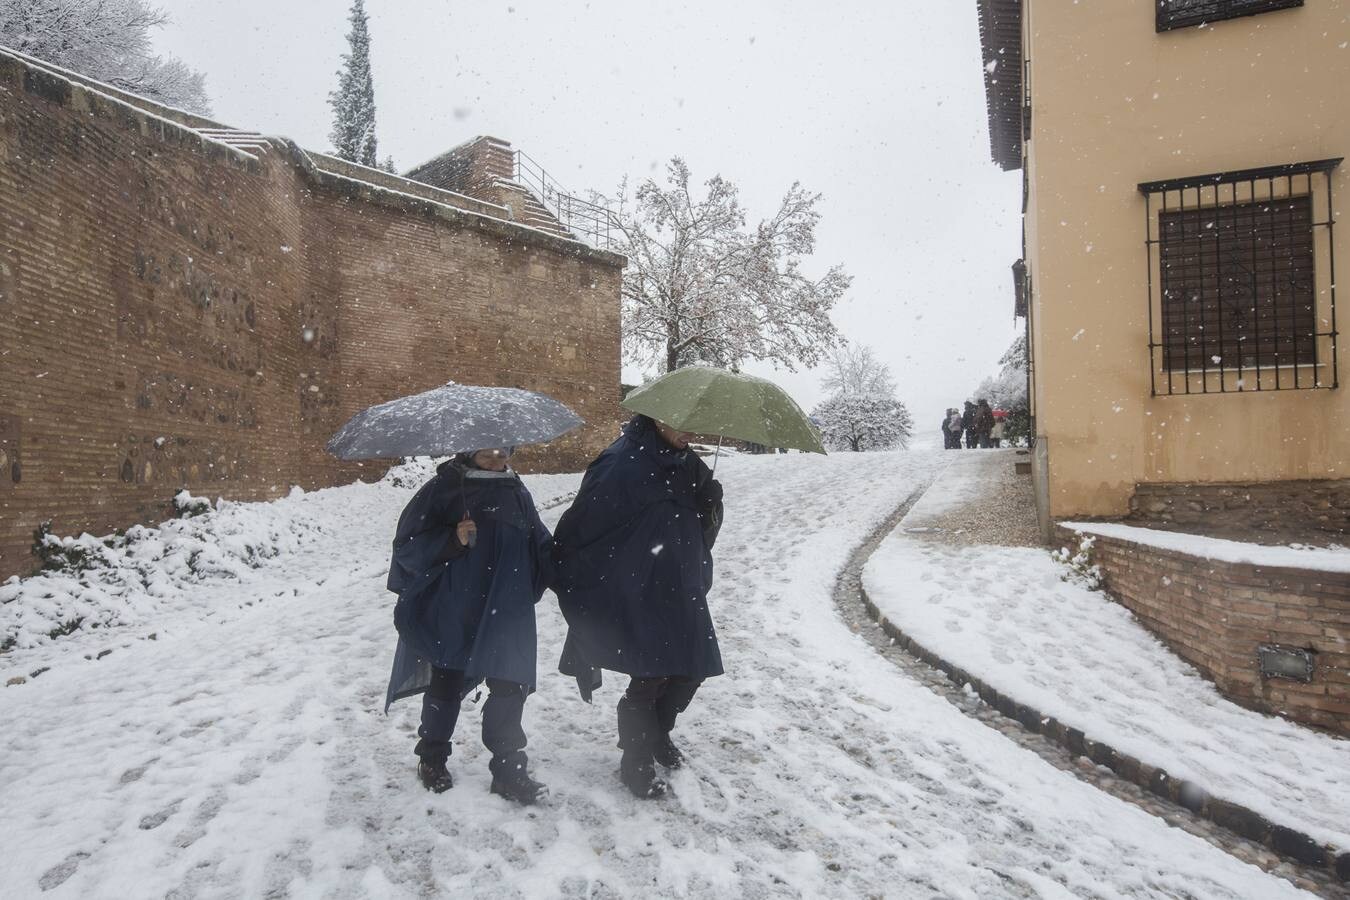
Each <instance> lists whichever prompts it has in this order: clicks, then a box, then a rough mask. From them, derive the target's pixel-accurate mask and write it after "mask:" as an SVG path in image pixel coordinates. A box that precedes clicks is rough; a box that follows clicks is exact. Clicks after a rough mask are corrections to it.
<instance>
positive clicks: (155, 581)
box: [0, 494, 324, 648]
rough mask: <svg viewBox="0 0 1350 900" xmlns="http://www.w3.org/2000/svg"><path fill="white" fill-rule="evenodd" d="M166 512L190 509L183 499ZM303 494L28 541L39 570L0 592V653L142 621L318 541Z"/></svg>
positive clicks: (192, 502)
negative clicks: (204, 586)
mask: <svg viewBox="0 0 1350 900" xmlns="http://www.w3.org/2000/svg"><path fill="white" fill-rule="evenodd" d="M179 497H180V498H183V500H184V503H179V498H175V505H176V506H177V507H179V508H180V509H182V508H183V507H184V505H186V507H187V508H191V509H200V507H201V503H202V501H199V500H198V498H192V497H191V496H190V495H188V496H187V497H184V495H183V494H180V495H179ZM304 501H305V496H304V495H303V494H299V495H293V496H291V497H287V498H284V499H282V500H278V501H275V502H273V503H228V502H221V503H219V504H218V505H217V507H216V508H215V509H211V508H210V506H209V504H208V505H207V511H206V513H205V514H198V515H194V516H192V517H190V518H179V519H169V520H168V521H165V522H163V523H161V524H160V525H158V526H157V527H146V526H143V525H135V526H133V527H131V528H129V529H127V530H126V531H125V532H116V533H113V534H109V535H104V536H102V537H95V536H94V535H91V534H81V535H78V536H58V535H54V534H52V533H51V529H50V527H49V526H45V527H43V528H39V529H38V531H37V532H36V533H35V534H34V552H35V553H36V554H37V555H38V556H39V557H40V558H41V559H42V564H43V569H42V571H40V572H38V573H37V574H35V575H32V576H30V577H28V578H17V577H16V578H11V579H9V580H8V581H6V582H5V583H4V584H0V648H8V647H15V646H17V647H32V646H36V645H38V644H42V643H46V642H47V641H49V640H51V639H53V638H56V637H60V636H62V635H65V634H69V633H71V632H73V631H76V630H87V629H92V628H103V627H108V626H111V625H126V624H135V623H139V622H144V621H147V620H150V619H152V618H153V616H154V614H155V610H156V609H157V608H158V607H159V606H161V605H162V604H166V603H168V604H174V603H180V602H183V601H185V600H186V599H187V598H189V597H190V596H191V592H192V589H193V586H194V585H198V584H201V583H202V582H205V581H210V580H233V579H240V578H242V577H243V576H244V575H245V574H246V573H248V572H250V571H252V570H254V569H257V568H259V567H260V566H261V565H262V564H263V562H264V561H265V560H268V559H271V558H273V557H276V556H278V555H279V554H281V553H283V552H294V551H295V550H298V549H299V548H301V547H304V546H306V545H308V544H310V543H312V542H314V541H316V540H318V539H319V538H320V537H321V536H322V535H323V534H324V528H323V526H322V525H321V524H320V521H319V520H318V519H317V518H316V517H315V516H314V515H313V514H312V513H311V507H310V506H309V505H307V504H306V503H305V502H304Z"/></svg>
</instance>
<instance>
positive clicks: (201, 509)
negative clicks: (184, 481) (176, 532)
mask: <svg viewBox="0 0 1350 900" xmlns="http://www.w3.org/2000/svg"><path fill="white" fill-rule="evenodd" d="M173 508H174V509H176V510H178V518H180V519H191V518H194V517H196V516H204V515H206V514H207V513H209V512H210V511H211V501H210V500H207V499H206V498H205V497H194V496H192V494H190V493H189V492H188V490H187V489H186V488H184V489H183V490H181V491H179V492H178V493H176V494H174V495H173Z"/></svg>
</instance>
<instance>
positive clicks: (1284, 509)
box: [1129, 479, 1350, 543]
mask: <svg viewBox="0 0 1350 900" xmlns="http://www.w3.org/2000/svg"><path fill="white" fill-rule="evenodd" d="M1129 520H1130V522H1131V523H1133V524H1139V525H1145V526H1148V527H1155V528H1166V529H1169V530H1172V531H1188V532H1194V533H1197V534H1205V535H1209V536H1211V537H1225V538H1233V539H1237V540H1258V541H1262V542H1266V543H1287V542H1289V541H1303V542H1307V543H1327V542H1336V543H1345V542H1347V541H1350V479H1337V480H1330V479H1328V480H1316V481H1271V482H1256V483H1223V482H1217V483H1164V484H1138V485H1135V490H1134V496H1133V497H1131V498H1130V515H1129Z"/></svg>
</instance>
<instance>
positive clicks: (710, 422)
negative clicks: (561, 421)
mask: <svg viewBox="0 0 1350 900" xmlns="http://www.w3.org/2000/svg"><path fill="white" fill-rule="evenodd" d="M623 405H624V407H626V408H627V409H630V410H632V411H633V412H635V413H641V414H642V415H644V416H650V417H651V418H653V419H656V420H657V421H659V422H665V423H666V424H667V425H669V426H670V427H672V428H678V429H679V430H680V431H688V432H691V433H694V434H715V435H718V436H719V437H728V438H737V439H739V440H742V441H751V442H753V443H756V444H763V445H764V446H766V447H791V448H793V449H794V450H807V451H809V452H812V453H824V452H825V448H824V447H822V446H821V445H820V435H819V434H818V433H817V432H816V429H815V427H814V426H813V425H812V424H811V421H810V420H809V419H808V418H807V417H806V413H804V412H802V409H801V407H800V406H798V405H797V404H796V403H794V402H793V400H792V398H791V397H789V396H788V395H787V392H786V391H784V390H783V389H782V388H780V387H779V386H778V385H776V384H774V383H773V382H772V381H766V380H765V379H763V378H756V377H755V376H753V375H742V374H740V373H739V372H728V371H726V370H725V369H713V368H709V367H707V366H691V367H689V368H687V369H676V370H675V371H674V372H668V373H666V374H665V375H662V376H661V377H660V378H658V379H656V380H655V381H652V382H650V383H649V384H644V385H643V386H642V387H640V388H637V389H635V390H634V391H633V392H632V393H630V394H629V395H628V396H627V397H626V398H624V401H623Z"/></svg>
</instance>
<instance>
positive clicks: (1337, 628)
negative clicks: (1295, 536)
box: [1056, 526, 1350, 735]
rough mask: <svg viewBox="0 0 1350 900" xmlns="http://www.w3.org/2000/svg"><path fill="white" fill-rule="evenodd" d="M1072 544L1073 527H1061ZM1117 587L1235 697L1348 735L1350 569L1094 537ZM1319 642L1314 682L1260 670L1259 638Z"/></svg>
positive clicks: (1097, 555)
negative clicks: (1209, 555) (1259, 562)
mask: <svg viewBox="0 0 1350 900" xmlns="http://www.w3.org/2000/svg"><path fill="white" fill-rule="evenodd" d="M1056 534H1057V537H1058V539H1059V540H1060V541H1061V542H1062V543H1063V544H1065V545H1070V546H1076V545H1077V539H1076V538H1075V536H1074V535H1073V534H1072V533H1070V532H1069V531H1067V530H1066V529H1064V528H1063V527H1062V526H1061V527H1059V528H1058V529H1057V531H1056ZM1093 557H1094V561H1095V562H1096V563H1098V564H1099V565H1100V566H1101V567H1102V570H1103V572H1104V574H1105V587H1106V590H1107V591H1108V592H1109V593H1110V595H1111V596H1112V597H1113V598H1114V599H1116V600H1118V601H1119V602H1120V603H1122V604H1123V605H1124V606H1126V607H1127V608H1128V609H1129V610H1130V611H1131V612H1133V613H1134V614H1135V615H1136V616H1137V617H1138V618H1139V620H1140V621H1141V622H1142V623H1143V624H1144V625H1145V626H1146V627H1147V628H1148V629H1149V630H1150V631H1152V632H1153V633H1154V634H1156V635H1158V636H1159V637H1160V638H1162V639H1163V641H1165V642H1166V643H1167V644H1168V646H1170V647H1171V648H1172V649H1173V650H1174V651H1175V652H1176V653H1177V654H1178V655H1180V656H1181V657H1182V658H1184V659H1186V660H1187V661H1189V662H1190V663H1191V664H1192V665H1194V666H1195V667H1196V668H1197V669H1199V670H1200V671H1201V672H1202V673H1203V674H1204V675H1205V676H1206V677H1208V678H1210V679H1212V680H1213V681H1214V683H1215V684H1216V685H1217V686H1218V688H1219V690H1220V691H1222V692H1223V693H1224V694H1225V695H1226V696H1228V697H1229V698H1230V699H1232V700H1233V701H1234V702H1237V703H1240V704H1242V705H1243V706H1247V707H1249V708H1252V709H1257V710H1261V711H1263V712H1269V713H1276V714H1278V715H1282V716H1286V717H1288V718H1290V719H1293V720H1294V721H1297V722H1302V723H1305V724H1309V725H1316V726H1320V727H1323V728H1328V729H1332V730H1334V731H1337V732H1339V733H1341V734H1346V735H1350V574H1346V573H1329V572H1316V571H1307V570H1302V569H1291V568H1276V567H1268V566H1256V565H1249V564H1239V563H1226V562H1220V561H1217V560H1211V559H1204V558H1200V557H1195V556H1191V555H1189V554H1186V553H1180V552H1176V551H1171V550H1162V549H1158V548H1155V547H1148V546H1144V545H1141V544H1137V543H1134V542H1132V541H1127V540H1121V539H1117V538H1108V537H1103V536H1100V535H1098V536H1096V543H1095V545H1094V554H1093ZM1261 644H1278V645H1282V646H1287V647H1297V648H1302V649H1306V650H1312V651H1314V658H1315V661H1316V663H1315V669H1314V672H1313V677H1312V681H1311V682H1309V683H1306V684H1305V683H1302V682H1299V681H1294V680H1291V679H1287V678H1268V679H1263V678H1262V677H1261V673H1260V668H1259V666H1258V663H1257V647H1258V645H1261Z"/></svg>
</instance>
